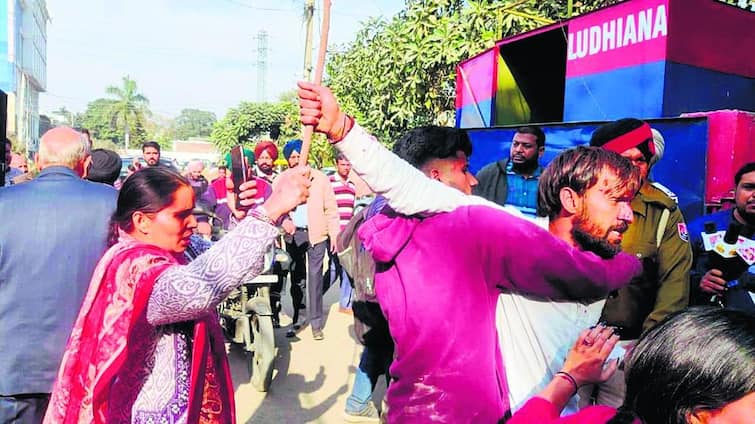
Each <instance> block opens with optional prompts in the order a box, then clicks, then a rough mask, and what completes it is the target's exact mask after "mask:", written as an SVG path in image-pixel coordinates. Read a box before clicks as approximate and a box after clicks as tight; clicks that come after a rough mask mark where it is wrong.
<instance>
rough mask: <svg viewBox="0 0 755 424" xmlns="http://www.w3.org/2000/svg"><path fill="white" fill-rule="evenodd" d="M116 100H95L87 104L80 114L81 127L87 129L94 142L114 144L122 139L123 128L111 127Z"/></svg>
mask: <svg viewBox="0 0 755 424" xmlns="http://www.w3.org/2000/svg"><path fill="white" fill-rule="evenodd" d="M115 104H116V100H113V99H104V98H101V99H96V100H93V101H91V102H89V104H87V108H86V110H85V111H84V113H83V114H82V119H81V126H83V127H84V128H87V129H89V132H90V134H91V135H92V138H93V139H95V140H108V141H111V142H116V141H118V140H122V139H123V128H122V127H115V125H113V110H114V108H115Z"/></svg>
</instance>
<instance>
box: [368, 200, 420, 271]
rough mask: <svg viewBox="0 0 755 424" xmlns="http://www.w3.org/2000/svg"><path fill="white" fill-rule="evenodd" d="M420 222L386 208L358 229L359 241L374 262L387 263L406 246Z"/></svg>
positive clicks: (417, 219)
mask: <svg viewBox="0 0 755 424" xmlns="http://www.w3.org/2000/svg"><path fill="white" fill-rule="evenodd" d="M420 222H421V219H420V218H416V217H407V216H403V215H398V214H397V213H396V212H394V211H393V210H391V209H390V208H388V207H386V208H384V209H383V211H382V212H381V213H379V214H377V215H375V216H373V217H372V218H370V219H368V220H367V221H365V222H364V223H363V224H362V226H361V227H359V239H360V240H361V241H362V245H363V246H364V248H365V249H367V251H369V252H370V253H371V254H372V257H373V258H374V259H375V261H376V262H380V263H388V262H391V261H393V259H395V258H396V256H397V255H398V254H399V252H401V250H402V249H403V248H404V246H406V243H407V242H408V241H409V239H410V238H411V237H412V234H413V233H414V230H415V228H417V225H418V224H419V223H420Z"/></svg>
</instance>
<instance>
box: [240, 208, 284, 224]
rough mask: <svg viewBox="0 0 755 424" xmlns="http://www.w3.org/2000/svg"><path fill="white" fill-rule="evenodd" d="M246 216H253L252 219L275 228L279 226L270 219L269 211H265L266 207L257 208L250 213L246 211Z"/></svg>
mask: <svg viewBox="0 0 755 424" xmlns="http://www.w3.org/2000/svg"><path fill="white" fill-rule="evenodd" d="M246 215H247V216H251V217H252V218H255V219H258V220H260V221H262V222H265V223H268V224H270V225H272V226H273V227H277V225H276V224H275V221H273V220H272V219H270V217H269V216H268V215H267V211H266V210H265V207H264V206H258V207H256V208H253V209H249V210H248V211H246Z"/></svg>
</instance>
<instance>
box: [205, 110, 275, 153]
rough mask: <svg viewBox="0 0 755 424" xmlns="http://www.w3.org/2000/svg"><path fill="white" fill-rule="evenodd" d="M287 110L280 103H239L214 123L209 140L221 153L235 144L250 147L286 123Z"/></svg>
mask: <svg viewBox="0 0 755 424" xmlns="http://www.w3.org/2000/svg"><path fill="white" fill-rule="evenodd" d="M286 114H287V108H286V105H284V104H282V103H269V102H265V103H255V102H241V103H240V104H239V105H238V106H237V107H235V108H232V109H230V110H229V111H228V112H227V113H226V115H225V117H223V119H221V120H220V121H218V122H216V123H215V126H214V127H213V129H212V134H211V135H210V139H211V140H212V142H213V143H214V144H215V145H216V146H217V147H218V149H219V150H220V151H221V152H228V151H230V150H231V147H233V146H235V145H237V144H245V145H251V144H254V143H255V142H256V141H258V140H260V139H261V138H262V137H263V136H264V137H269V134H270V131H271V130H272V128H273V126H274V125H282V124H283V123H285V122H286Z"/></svg>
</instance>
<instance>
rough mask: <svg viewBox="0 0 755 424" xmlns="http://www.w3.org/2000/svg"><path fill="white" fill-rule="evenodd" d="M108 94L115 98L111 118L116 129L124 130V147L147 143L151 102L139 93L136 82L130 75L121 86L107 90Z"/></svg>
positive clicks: (123, 80) (122, 81)
mask: <svg viewBox="0 0 755 424" xmlns="http://www.w3.org/2000/svg"><path fill="white" fill-rule="evenodd" d="M105 91H106V92H107V94H109V95H110V96H112V97H114V100H115V102H114V103H113V104H112V106H111V110H110V112H111V118H112V119H113V121H112V122H113V124H114V126H115V127H116V128H123V139H124V146H125V147H126V148H128V147H129V144H132V143H137V144H138V143H141V142H144V141H146V139H147V132H146V130H145V118H146V116H147V115H148V114H149V109H148V105H149V100H147V98H146V97H144V96H143V95H142V94H140V93H139V92H138V88H137V86H136V81H134V80H132V79H131V78H130V77H129V76H128V75H127V76H124V77H123V78H122V80H121V85H120V86H110V87H107V88H106V89H105Z"/></svg>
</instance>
